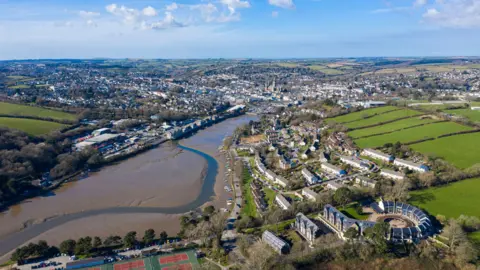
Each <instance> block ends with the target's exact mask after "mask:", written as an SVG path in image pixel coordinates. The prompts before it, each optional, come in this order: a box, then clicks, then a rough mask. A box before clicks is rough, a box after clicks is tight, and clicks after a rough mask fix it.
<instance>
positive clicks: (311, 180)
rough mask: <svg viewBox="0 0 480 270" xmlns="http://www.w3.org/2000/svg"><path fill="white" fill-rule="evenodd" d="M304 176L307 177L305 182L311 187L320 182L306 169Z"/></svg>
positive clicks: (304, 169)
mask: <svg viewBox="0 0 480 270" xmlns="http://www.w3.org/2000/svg"><path fill="white" fill-rule="evenodd" d="M302 175H303V177H305V180H307V183H308V184H309V185H313V184H316V183H317V182H318V178H317V177H316V176H315V175H314V174H313V173H311V172H310V171H309V170H307V169H306V168H303V169H302Z"/></svg>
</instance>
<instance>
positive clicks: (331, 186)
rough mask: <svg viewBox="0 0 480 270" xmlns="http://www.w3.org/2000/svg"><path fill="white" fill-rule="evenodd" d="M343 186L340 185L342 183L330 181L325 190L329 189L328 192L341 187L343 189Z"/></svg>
mask: <svg viewBox="0 0 480 270" xmlns="http://www.w3.org/2000/svg"><path fill="white" fill-rule="evenodd" d="M344 186H345V185H344V184H342V183H337V182H334V181H331V182H328V184H327V188H328V189H330V190H334V191H335V190H337V189H339V188H341V187H344Z"/></svg>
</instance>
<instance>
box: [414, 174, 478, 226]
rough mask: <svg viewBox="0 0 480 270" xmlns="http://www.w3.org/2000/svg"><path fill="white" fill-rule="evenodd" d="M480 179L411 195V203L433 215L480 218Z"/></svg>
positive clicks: (415, 192)
mask: <svg viewBox="0 0 480 270" xmlns="http://www.w3.org/2000/svg"><path fill="white" fill-rule="evenodd" d="M479 190H480V178H475V179H468V180H463V181H459V182H456V183H453V184H450V185H447V186H442V187H438V188H429V189H426V190H421V191H413V192H411V193H410V195H411V198H410V200H409V202H410V203H411V204H413V205H416V206H418V207H420V208H422V209H425V210H426V211H428V213H430V214H431V215H434V216H435V215H438V214H440V215H444V216H445V217H447V218H457V217H458V216H460V215H462V214H463V215H468V216H477V217H480V207H478V205H480V196H478V191H479Z"/></svg>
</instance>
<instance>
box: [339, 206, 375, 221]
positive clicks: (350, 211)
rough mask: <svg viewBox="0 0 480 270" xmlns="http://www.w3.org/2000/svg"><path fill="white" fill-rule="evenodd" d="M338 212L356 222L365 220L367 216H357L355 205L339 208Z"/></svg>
mask: <svg viewBox="0 0 480 270" xmlns="http://www.w3.org/2000/svg"><path fill="white" fill-rule="evenodd" d="M340 211H341V212H342V213H343V214H345V215H346V216H348V217H350V218H354V219H358V220H367V219H368V216H369V214H361V215H359V214H358V213H357V211H356V210H355V204H350V205H348V206H346V207H345V208H340Z"/></svg>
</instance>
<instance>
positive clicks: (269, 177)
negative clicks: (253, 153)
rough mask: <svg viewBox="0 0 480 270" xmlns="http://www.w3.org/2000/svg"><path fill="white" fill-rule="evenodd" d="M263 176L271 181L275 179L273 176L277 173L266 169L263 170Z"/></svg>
mask: <svg viewBox="0 0 480 270" xmlns="http://www.w3.org/2000/svg"><path fill="white" fill-rule="evenodd" d="M265 176H266V177H267V178H268V179H269V180H272V181H275V178H276V177H277V175H276V174H275V173H274V172H272V171H271V170H267V171H266V172H265Z"/></svg>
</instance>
